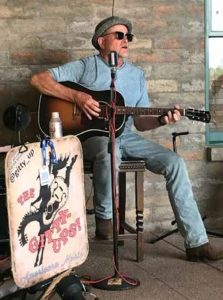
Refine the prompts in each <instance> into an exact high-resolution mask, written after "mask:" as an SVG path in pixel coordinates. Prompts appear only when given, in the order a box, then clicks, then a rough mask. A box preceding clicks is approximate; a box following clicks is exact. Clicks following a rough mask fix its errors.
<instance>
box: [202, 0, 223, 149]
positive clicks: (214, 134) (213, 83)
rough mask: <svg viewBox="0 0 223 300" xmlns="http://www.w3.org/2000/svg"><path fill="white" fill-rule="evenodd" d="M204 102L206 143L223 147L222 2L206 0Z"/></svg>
mask: <svg viewBox="0 0 223 300" xmlns="http://www.w3.org/2000/svg"><path fill="white" fill-rule="evenodd" d="M205 4H206V6H205V12H206V20H205V24H206V30H205V38H206V47H205V70H206V77H205V102H206V109H208V110H210V112H211V117H212V122H211V123H210V124H208V125H207V127H206V143H207V145H209V146H212V145H213V146H216V145H223V1H222V0H206V1H205Z"/></svg>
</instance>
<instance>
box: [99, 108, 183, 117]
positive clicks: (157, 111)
mask: <svg viewBox="0 0 223 300" xmlns="http://www.w3.org/2000/svg"><path fill="white" fill-rule="evenodd" d="M106 107H107V106H105V107H104V108H103V107H101V109H102V111H104V110H106ZM107 108H108V107H107ZM170 110H171V111H173V109H171V108H152V107H131V106H116V112H115V113H116V114H117V115H144V116H146V115H154V116H159V115H162V114H165V113H167V112H168V111H170ZM179 112H180V113H181V115H182V116H185V109H179Z"/></svg>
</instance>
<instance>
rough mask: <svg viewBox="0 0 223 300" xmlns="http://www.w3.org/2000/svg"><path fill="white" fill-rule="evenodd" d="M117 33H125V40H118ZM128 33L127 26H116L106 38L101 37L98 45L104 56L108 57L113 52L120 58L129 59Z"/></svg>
mask: <svg viewBox="0 0 223 300" xmlns="http://www.w3.org/2000/svg"><path fill="white" fill-rule="evenodd" d="M116 32H123V34H124V38H123V39H121V40H120V39H118V38H117V37H118V36H117V33H116ZM127 33H128V29H127V27H126V26H124V25H114V26H112V27H110V28H109V29H108V30H107V31H106V32H105V33H104V36H102V37H99V39H98V43H99V45H100V49H101V54H102V56H104V57H106V56H107V55H108V54H109V53H110V52H111V51H116V52H117V53H118V56H119V58H125V57H128V46H129V42H128V40H127V37H126V34H127Z"/></svg>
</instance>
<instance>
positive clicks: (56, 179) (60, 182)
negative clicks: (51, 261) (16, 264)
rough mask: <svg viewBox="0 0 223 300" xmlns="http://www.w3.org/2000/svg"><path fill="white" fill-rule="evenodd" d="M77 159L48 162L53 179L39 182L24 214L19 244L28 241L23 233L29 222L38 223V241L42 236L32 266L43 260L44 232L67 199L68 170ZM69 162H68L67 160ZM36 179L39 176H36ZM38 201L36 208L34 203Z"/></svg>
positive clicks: (68, 158) (19, 232) (19, 229)
mask: <svg viewBox="0 0 223 300" xmlns="http://www.w3.org/2000/svg"><path fill="white" fill-rule="evenodd" d="M76 159H77V155H75V156H74V157H72V158H71V159H70V157H69V156H67V157H65V158H63V159H62V158H59V159H58V163H57V164H51V162H49V166H48V168H49V173H50V174H52V175H53V180H52V181H51V183H50V184H49V185H47V184H46V185H41V184H40V192H39V196H38V197H37V199H35V200H34V201H33V202H32V203H31V207H30V211H29V212H28V213H27V214H25V215H24V217H23V219H22V221H21V223H20V225H19V227H18V231H17V233H18V237H19V240H20V244H21V246H25V245H26V244H27V242H28V238H27V235H26V233H25V229H26V226H28V225H29V224H30V223H31V222H34V221H37V222H38V223H39V232H38V236H39V242H40V238H41V237H43V238H44V241H42V240H41V243H43V245H44V246H43V247H39V248H38V252H37V256H36V261H35V264H34V266H35V267H36V266H40V265H41V264H42V262H43V252H44V248H45V242H46V237H45V235H44V233H45V232H46V231H47V230H49V229H50V227H51V225H52V223H53V221H54V218H55V216H56V214H57V213H58V211H59V210H60V209H61V208H62V207H63V206H64V205H65V203H66V202H67V199H68V192H69V184H70V172H71V169H72V167H73V165H74V163H75V161H76ZM69 160H70V163H69V164H68V161H69ZM63 168H66V171H65V176H64V177H65V178H63V177H62V176H59V174H58V173H59V171H60V170H62V169H63ZM38 179H40V177H39V176H38ZM38 202H40V203H39V207H38V208H37V206H36V204H37V203H38Z"/></svg>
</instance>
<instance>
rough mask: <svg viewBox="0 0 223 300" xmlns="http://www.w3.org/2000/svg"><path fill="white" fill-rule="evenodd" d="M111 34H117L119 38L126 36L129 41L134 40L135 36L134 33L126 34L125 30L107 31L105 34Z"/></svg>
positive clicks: (122, 38)
mask: <svg viewBox="0 0 223 300" xmlns="http://www.w3.org/2000/svg"><path fill="white" fill-rule="evenodd" d="M110 34H115V35H116V36H115V38H116V39H117V40H124V39H125V38H127V40H128V42H132V40H133V37H134V35H133V34H132V33H126V34H125V33H124V32H121V31H115V32H110V33H106V34H104V35H103V36H106V35H110Z"/></svg>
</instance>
